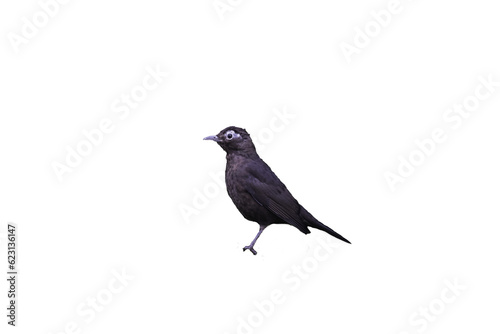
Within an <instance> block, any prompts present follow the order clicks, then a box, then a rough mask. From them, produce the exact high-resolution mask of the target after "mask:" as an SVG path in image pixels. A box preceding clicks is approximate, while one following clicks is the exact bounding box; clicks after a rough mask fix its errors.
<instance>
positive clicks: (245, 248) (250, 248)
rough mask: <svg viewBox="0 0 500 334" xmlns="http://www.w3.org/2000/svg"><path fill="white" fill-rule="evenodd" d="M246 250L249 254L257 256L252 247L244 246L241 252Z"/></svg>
mask: <svg viewBox="0 0 500 334" xmlns="http://www.w3.org/2000/svg"><path fill="white" fill-rule="evenodd" d="M247 249H249V250H250V252H252V253H253V255H257V251H256V250H255V249H253V246H245V247H243V251H246V250H247Z"/></svg>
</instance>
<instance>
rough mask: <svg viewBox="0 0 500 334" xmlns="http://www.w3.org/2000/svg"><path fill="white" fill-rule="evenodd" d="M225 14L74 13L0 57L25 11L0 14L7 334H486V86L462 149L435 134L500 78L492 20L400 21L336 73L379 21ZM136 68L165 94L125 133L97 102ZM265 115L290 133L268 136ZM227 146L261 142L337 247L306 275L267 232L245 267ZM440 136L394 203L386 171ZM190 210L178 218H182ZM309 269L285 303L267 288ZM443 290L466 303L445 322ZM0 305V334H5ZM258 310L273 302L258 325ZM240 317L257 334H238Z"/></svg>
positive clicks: (294, 249)
mask: <svg viewBox="0 0 500 334" xmlns="http://www.w3.org/2000/svg"><path fill="white" fill-rule="evenodd" d="M224 3H226V2H225V1H224ZM230 3H232V5H230V6H232V7H231V8H232V10H231V11H228V12H225V13H224V14H223V15H222V18H223V19H222V18H221V16H220V15H219V14H218V13H217V11H216V10H215V8H214V7H213V3H212V2H211V0H206V1H175V2H174V1H163V2H159V1H152V0H149V1H118V0H116V1H105V2H103V1H95V0H90V1H77V0H74V1H69V2H68V3H67V4H64V5H63V4H61V5H59V6H60V7H59V10H58V12H57V13H56V14H55V15H54V16H53V17H51V18H50V19H49V21H48V23H47V25H46V26H44V27H41V28H39V31H38V33H37V34H36V35H35V36H32V37H31V38H29V39H27V43H25V44H22V45H20V46H19V47H18V52H16V50H15V48H14V47H13V45H12V43H11V41H10V40H9V37H8V36H12V34H18V35H20V34H21V33H22V27H23V25H24V24H25V21H23V17H26V18H28V19H29V20H32V17H33V15H35V14H36V13H38V12H40V10H41V7H40V4H39V3H38V2H36V1H34V0H22V1H15V2H12V1H9V2H6V1H4V2H2V4H1V5H0V22H1V28H2V36H3V37H2V40H3V42H2V43H1V45H0V48H1V50H0V56H1V62H0V85H1V87H0V88H1V92H2V96H1V99H0V109H1V114H0V157H1V163H0V222H1V224H0V227H1V229H2V231H0V232H1V233H3V235H0V236H2V237H3V239H2V240H1V242H2V246H1V249H2V250H1V255H0V260H1V263H2V266H1V268H2V272H6V271H7V268H6V247H5V239H4V238H5V232H6V231H5V230H6V226H7V223H8V222H14V223H16V224H17V225H18V237H19V242H18V253H19V256H18V261H19V263H18V268H19V273H20V276H19V285H18V300H17V302H18V327H17V328H16V331H17V332H19V333H44V334H45V333H47V334H48V333H64V332H66V333H143V332H146V333H147V332H151V333H221V334H223V333H230V334H233V333H251V332H254V333H304V332H313V333H394V334H398V333H404V332H407V333H420V332H428V333H477V332H488V333H494V332H498V330H499V327H500V326H499V325H498V321H497V319H498V313H499V311H500V307H499V303H498V299H499V297H500V289H499V283H498V282H500V273H499V271H498V270H497V269H498V254H499V251H500V249H499V248H500V246H499V245H500V244H499V242H498V232H499V229H498V224H499V219H500V214H499V212H498V199H499V192H498V189H499V183H500V178H499V174H498V171H499V169H500V160H499V159H498V152H499V151H498V143H499V140H500V132H499V131H498V124H499V121H500V115H499V112H498V111H499V110H500V109H499V108H500V87H497V88H496V91H495V92H494V93H493V94H491V96H490V97H489V98H488V99H486V100H484V101H481V102H480V105H479V107H478V108H477V110H475V111H474V112H473V113H471V115H470V117H469V118H468V119H465V120H464V121H463V123H462V124H461V126H460V127H458V128H457V129H452V128H451V127H450V124H447V123H446V122H444V121H443V114H444V113H445V111H446V110H447V109H448V108H450V107H453V105H454V104H457V103H462V101H463V100H464V98H466V97H468V96H471V95H473V94H474V92H475V89H476V87H477V86H478V85H479V84H480V81H479V79H478V78H479V76H483V77H485V78H487V77H488V76H492V78H493V79H494V80H496V81H500V69H499V68H498V67H499V59H500V47H499V43H498V41H499V40H498V31H500V21H499V20H498V7H496V6H495V4H494V2H492V1H487V0H481V1H461V2H457V1H451V0H450V1H428V0H427V1H425V0H421V1H412V2H410V1H406V0H401V3H400V12H399V13H398V14H394V15H393V16H392V19H391V21H390V23H389V24H388V25H387V27H383V28H381V31H380V32H379V33H378V35H376V36H374V37H373V38H371V42H370V43H369V45H367V46H366V47H363V48H360V49H359V53H358V54H354V55H353V56H352V57H351V62H350V63H349V62H348V61H347V59H346V57H345V56H344V54H343V53H342V51H341V48H340V45H341V43H342V42H345V43H349V44H353V40H354V38H355V36H356V30H355V29H356V27H358V28H359V29H364V28H365V25H366V24H368V23H369V22H371V21H373V20H374V19H373V17H372V16H371V15H370V12H371V11H372V10H375V11H377V12H378V11H380V10H383V9H385V8H387V6H388V3H389V1H335V2H334V1H319V0H317V1H314V0H313V1H307V2H305V1H285V0H281V1H256V0H244V1H240V2H238V1H234V0H233V1H231V2H230ZM147 67H150V68H153V69H154V68H157V67H159V68H160V69H161V70H162V71H168V72H169V76H168V78H166V79H164V81H163V82H162V83H161V84H160V85H159V86H158V87H157V88H156V89H154V90H153V91H151V92H149V94H148V96H147V98H146V99H145V100H144V101H142V102H140V104H139V106H138V107H137V108H135V109H133V110H132V111H131V113H130V115H129V116H128V117H127V118H126V119H124V120H121V119H120V118H119V117H118V116H119V115H118V114H116V113H114V112H113V110H112V107H111V105H112V104H113V102H114V101H115V100H116V99H119V98H120V96H121V94H130V92H131V90H132V89H133V88H134V87H137V85H140V84H141V83H142V80H143V78H144V77H145V76H146V75H147V71H146V68H147ZM276 110H278V111H283V110H288V112H289V113H292V115H293V117H291V118H290V119H289V120H288V123H287V124H284V123H279V122H277V120H276V119H275V115H276V114H275V113H276ZM106 118H110V119H112V120H113V122H114V125H115V128H114V130H113V131H112V133H109V134H106V135H105V136H104V139H103V140H102V143H101V144H100V145H98V146H97V147H94V148H93V151H92V153H91V154H89V155H88V156H87V157H84V158H83V161H82V162H81V163H80V165H78V166H77V167H75V168H74V169H73V170H72V172H71V173H66V174H64V176H63V178H62V181H60V180H58V178H57V176H56V174H55V172H54V170H53V167H52V164H53V163H54V162H59V163H65V159H66V155H67V147H68V146H69V147H72V148H75V147H76V146H77V145H78V143H80V142H81V141H82V140H85V137H84V136H83V134H82V131H84V130H87V131H89V130H92V129H95V128H96V127H98V125H99V122H100V121H101V120H103V119H106ZM273 122H274V123H273ZM272 124H277V125H279V131H274V132H273V131H272V132H269V128H270V127H273V126H272ZM229 125H236V126H241V127H244V128H246V129H247V130H248V131H249V133H250V134H251V135H252V137H253V138H254V140H257V139H258V138H259V135H260V134H267V135H269V133H271V135H272V138H271V139H272V140H271V139H270V137H262V138H264V141H266V145H265V146H264V147H261V150H259V153H260V155H261V157H262V158H263V159H264V160H265V161H266V162H267V163H268V164H269V165H270V166H271V168H272V169H273V170H274V171H275V172H276V174H277V175H278V176H279V177H280V178H281V180H282V181H283V182H284V183H285V184H286V185H287V187H288V188H289V189H290V190H291V192H292V193H293V194H294V195H295V196H296V198H297V199H298V200H299V201H300V202H301V203H302V204H303V205H304V206H305V207H306V208H307V209H308V210H309V211H310V212H311V213H313V214H314V215H315V216H316V217H317V218H318V219H319V220H321V221H323V222H324V223H325V224H327V225H329V226H330V227H332V228H333V229H335V230H336V231H338V232H339V233H341V234H342V235H344V236H345V237H346V238H348V239H349V240H350V241H351V242H352V245H347V244H344V243H342V242H337V241H329V242H331V243H333V244H334V245H336V247H335V249H334V251H333V253H331V254H330V253H328V255H325V254H326V253H325V252H324V250H322V253H321V254H322V255H323V261H320V262H319V263H318V262H314V261H316V260H315V258H314V254H315V250H317V247H319V246H318V245H319V243H318V239H322V238H324V237H325V233H323V232H321V231H318V230H314V231H313V232H312V233H311V234H309V235H303V234H302V233H300V232H299V231H297V230H296V229H294V228H293V227H290V226H285V225H282V226H271V227H270V228H268V229H267V230H266V231H265V232H264V233H263V234H262V236H261V238H260V240H259V241H258V242H257V244H256V249H257V251H258V252H259V253H258V255H257V256H253V255H252V254H250V253H249V252H242V250H241V248H242V247H243V246H245V245H247V244H248V243H249V242H250V241H251V240H252V239H253V237H254V235H255V233H256V232H257V225H256V224H255V223H253V222H249V221H246V220H245V219H244V218H243V217H242V216H241V215H240V214H239V212H238V211H237V210H236V209H235V207H234V206H233V204H232V202H231V201H230V199H229V197H228V196H227V194H226V191H225V189H223V188H220V187H215V188H214V187H213V184H212V185H210V186H207V184H211V183H212V182H213V181H212V179H211V178H210V176H209V173H220V172H221V171H223V170H224V166H225V156H224V152H223V151H222V150H221V149H220V148H219V147H218V146H217V145H216V144H215V143H213V142H206V141H202V140H201V139H202V138H203V137H205V136H207V135H212V134H216V133H218V132H219V131H220V130H221V129H222V128H224V127H226V126H229ZM436 127H439V128H442V129H444V130H445V131H446V134H447V140H446V141H445V142H444V143H442V144H439V145H437V147H436V148H435V150H434V152H433V154H432V155H431V156H429V157H428V158H426V160H425V161H424V163H423V164H422V165H421V166H419V167H417V168H416V169H415V171H414V173H413V174H412V175H411V176H409V177H407V178H406V179H405V182H404V183H402V184H398V185H397V186H396V189H395V191H391V189H390V187H389V185H388V183H387V182H386V179H385V177H384V173H386V172H387V171H390V172H394V173H395V172H396V171H397V168H398V164H399V160H398V156H403V157H406V158H408V156H409V155H410V154H411V152H412V151H414V150H415V149H417V147H416V144H415V143H414V141H415V140H417V139H418V140H422V139H425V138H430V136H431V133H432V131H433V129H435V128H436ZM266 128H267V129H268V130H263V129H266ZM274 128H275V130H276V129H277V128H276V127H274ZM266 131H267V132H266ZM206 187H208V188H210V187H212V188H210V191H212V192H211V193H210V198H209V199H207V203H201V202H199V203H197V205H198V208H200V205H201V204H203V205H204V207H203V208H201V209H199V210H198V209H196V208H195V207H194V205H195V204H193V201H195V200H196V196H195V194H196V192H197V191H201V192H202V193H203V192H204V189H205V188H206ZM200 203H201V204H200ZM186 207H191V208H192V209H193V210H197V212H196V213H193V214H192V215H188V216H189V218H187V219H186V215H184V216H183V215H182V214H181V208H186ZM325 240H326V239H325ZM325 257H326V259H325ZM304 263H305V265H306V266H309V267H307V270H309V271H310V273H309V274H308V275H309V276H308V277H307V278H303V279H301V280H300V287H299V288H298V289H295V290H293V289H292V284H290V283H287V281H286V280H285V279H284V277H289V278H290V277H291V276H290V272H289V270H290V269H291V268H292V267H293V266H299V267H301V266H302V265H303V264H304ZM315 263H316V264H317V266H314V264H315ZM122 270H125V271H126V273H127V275H129V276H133V279H131V280H130V281H129V282H128V283H127V286H126V287H125V288H123V289H122V291H121V292H119V293H115V294H112V295H111V298H112V300H109V299H106V303H107V304H106V305H104V306H103V310H102V311H100V312H95V318H93V319H92V320H90V321H89V317H88V316H82V315H81V314H79V313H78V311H77V309H78V307H87V309H88V306H85V305H86V304H85V303H86V302H87V300H88V298H95V297H100V298H101V300H104V299H102V298H105V297H106V296H107V297H109V296H110V294H109V290H108V291H106V289H109V288H108V284H109V283H110V282H114V281H113V277H114V276H113V271H117V272H120V271H122ZM1 277H4V274H1ZM295 278H297V276H295ZM447 280H449V281H450V282H454V281H457V282H459V284H461V285H462V286H465V287H466V288H464V289H463V290H462V291H461V292H460V294H459V296H458V297H456V298H454V301H453V302H451V303H447V304H443V303H442V302H440V301H439V300H440V298H441V292H442V291H443V289H446V283H445V282H446V281H447ZM115 283H116V282H115ZM118 285H119V284H115V287H116V286H118ZM0 288H1V290H0V296H1V297H0V305H2V307H1V309H2V310H4V311H2V312H1V313H2V314H1V317H0V319H2V321H1V322H2V323H1V325H0V328H2V329H1V332H2V333H4V332H5V333H10V332H12V333H13V332H14V331H13V330H12V328H11V326H7V325H6V321H7V318H6V316H5V314H6V310H5V308H6V305H7V302H8V300H7V297H6V293H7V285H6V281H5V279H2V284H0ZM275 289H277V290H279V291H281V292H283V293H284V295H285V296H284V301H283V300H282V303H281V304H279V305H274V309H273V312H270V314H268V315H265V316H262V315H258V314H256V313H255V312H258V311H256V310H258V309H257V308H256V306H255V304H254V303H255V302H262V301H263V300H266V299H269V298H270V295H271V293H272V291H273V290H275ZM448 296H452V294H451V293H449V294H448ZM82 303H83V306H82ZM440 303H441V304H440ZM430 305H433V307H434V308H435V310H437V309H436V307H439V306H440V305H441V306H442V305H444V309H439V308H438V311H439V313H440V314H438V315H436V316H435V318H433V321H427V323H426V326H425V328H424V325H423V324H422V320H420V321H421V322H420V325H418V326H417V325H415V324H414V323H411V322H410V318H411V317H412V316H415V312H419V310H421V309H422V308H423V309H425V308H429V306H430ZM251 316H254V317H255V319H257V320H259V321H257V320H255V319H254V320H253V323H254V324H255V321H257V322H258V326H253V327H252V326H251V327H247V328H243V327H241V326H242V325H241V319H243V320H244V321H248V318H249V317H251ZM259 317H260V318H259ZM420 319H423V318H420ZM414 320H415V318H414ZM250 321H252V320H250ZM73 323H75V324H76V325H75V326H77V327H76V329H75V330H71V329H70V330H66V331H65V327H66V326H68V328H71V326H73V325H72V324H73ZM424 323H425V321H424Z"/></svg>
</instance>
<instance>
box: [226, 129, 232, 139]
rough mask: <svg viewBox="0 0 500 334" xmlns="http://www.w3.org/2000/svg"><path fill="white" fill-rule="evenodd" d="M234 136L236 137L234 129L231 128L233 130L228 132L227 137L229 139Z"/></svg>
mask: <svg viewBox="0 0 500 334" xmlns="http://www.w3.org/2000/svg"><path fill="white" fill-rule="evenodd" d="M233 137H234V131H232V130H231V131H228V132H227V133H226V138H227V139H228V140H231V139H233Z"/></svg>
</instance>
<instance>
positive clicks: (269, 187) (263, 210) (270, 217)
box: [204, 126, 350, 254]
mask: <svg viewBox="0 0 500 334" xmlns="http://www.w3.org/2000/svg"><path fill="white" fill-rule="evenodd" d="M204 139H205V140H213V141H215V142H217V143H218V144H219V145H220V146H221V147H222V148H223V149H224V151H226V153H227V154H226V159H227V163H226V187H227V192H228V194H229V197H230V198H231V199H232V200H233V203H234V205H235V206H236V208H238V210H239V211H240V212H241V214H242V215H243V217H245V218H246V219H248V220H251V221H255V222H257V223H258V224H259V225H260V229H259V233H258V234H257V236H256V237H255V238H254V240H253V241H252V243H251V244H250V245H249V246H246V247H244V248H243V250H247V249H249V250H250V251H251V252H252V253H253V254H257V252H256V251H255V250H254V248H253V246H254V245H255V242H256V241H257V239H258V238H259V236H260V234H261V233H262V231H263V230H264V229H265V228H266V227H267V226H269V225H271V224H289V225H292V226H295V227H296V228H297V229H299V230H300V231H301V232H302V233H305V234H308V233H310V232H311V231H310V230H309V228H308V227H314V228H317V229H320V230H322V231H325V232H327V233H329V234H330V235H332V236H334V237H336V238H338V239H340V240H342V241H345V242H348V243H350V242H349V241H348V240H347V239H345V238H344V237H343V236H341V235H340V234H338V233H337V232H335V231H333V230H332V229H331V228H329V227H328V226H326V225H324V224H322V223H321V222H319V221H318V220H317V219H316V218H314V217H313V216H312V215H311V214H310V213H309V212H308V211H307V210H306V209H304V207H302V206H301V205H300V204H299V202H297V200H296V199H295V198H294V197H293V196H292V194H291V193H290V192H289V191H288V189H287V188H286V186H285V185H284V184H283V182H281V181H280V179H279V178H278V177H277V176H276V174H274V172H273V171H272V170H271V168H270V167H269V166H268V165H267V164H266V163H265V162H264V161H263V160H262V159H261V158H260V157H259V155H258V154H257V151H256V150H255V146H254V145H253V142H252V139H251V138H250V135H249V134H248V133H247V132H246V130H245V129H242V128H238V127H235V126H230V127H227V128H225V129H224V130H222V131H221V132H219V134H217V135H216V136H208V137H205V138H204Z"/></svg>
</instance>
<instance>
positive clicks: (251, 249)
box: [243, 225, 267, 255]
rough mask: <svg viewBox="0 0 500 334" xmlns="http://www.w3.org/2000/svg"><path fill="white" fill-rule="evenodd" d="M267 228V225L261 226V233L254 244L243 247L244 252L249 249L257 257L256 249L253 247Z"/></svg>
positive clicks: (254, 240) (253, 241)
mask: <svg viewBox="0 0 500 334" xmlns="http://www.w3.org/2000/svg"><path fill="white" fill-rule="evenodd" d="M266 227H267V225H260V227H259V232H258V233H257V235H256V236H255V238H254V239H253V240H252V243H251V244H250V245H248V246H245V247H243V251H246V250H247V249H249V250H250V251H251V252H252V253H253V255H257V251H256V250H255V249H253V246H254V245H255V243H256V242H257V239H259V237H260V234H261V233H262V231H264V229H265V228H266Z"/></svg>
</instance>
